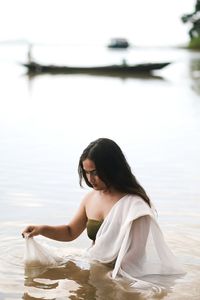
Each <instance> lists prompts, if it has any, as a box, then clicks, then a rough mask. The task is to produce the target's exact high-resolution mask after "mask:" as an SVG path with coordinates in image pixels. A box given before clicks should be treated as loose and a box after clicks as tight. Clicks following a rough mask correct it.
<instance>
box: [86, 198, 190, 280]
mask: <svg viewBox="0 0 200 300" xmlns="http://www.w3.org/2000/svg"><path fill="white" fill-rule="evenodd" d="M89 256H90V258H91V259H93V260H97V261H99V262H102V263H109V262H114V269H113V271H112V278H113V279H114V278H115V277H116V276H117V275H122V276H125V277H127V278H129V279H135V278H138V277H142V276H146V275H151V274H160V275H172V274H183V273H184V270H183V268H182V267H181V265H180V264H179V263H178V262H177V258H176V257H175V256H174V255H173V253H172V252H171V251H170V249H169V248H168V246H167V244H166V243H165V241H164V238H163V234H162V232H161V230H160V227H159V225H158V223H157V221H156V213H155V210H154V208H150V207H149V206H148V205H147V204H146V203H145V202H144V200H143V199H141V198H140V197H138V196H134V195H126V196H124V197H123V198H121V199H120V200H119V201H118V202H117V203H116V204H115V205H114V206H113V208H112V209H111V211H110V212H109V214H108V216H107V217H106V218H105V220H104V222H103V223H102V225H101V227H100V229H99V231H98V233H97V236H96V241H95V244H94V245H93V246H92V247H91V248H90V249H89Z"/></svg>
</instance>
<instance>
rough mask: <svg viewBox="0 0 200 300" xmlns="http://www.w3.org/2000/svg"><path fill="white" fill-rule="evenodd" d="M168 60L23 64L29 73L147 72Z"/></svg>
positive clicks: (163, 64) (157, 68)
mask: <svg viewBox="0 0 200 300" xmlns="http://www.w3.org/2000/svg"><path fill="white" fill-rule="evenodd" d="M169 64H170V63H169V62H164V63H145V64H138V65H132V66H131V65H123V64H122V65H110V66H98V67H69V66H56V65H41V64H37V63H34V62H32V63H25V64H23V65H24V66H25V67H26V68H27V69H28V72H30V73H52V74H59V73H61V74H70V73H108V74H109V73H119V74H123V73H138V72H139V73H148V72H151V71H154V70H160V69H162V68H164V67H166V66H167V65H169Z"/></svg>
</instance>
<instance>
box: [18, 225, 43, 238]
mask: <svg viewBox="0 0 200 300" xmlns="http://www.w3.org/2000/svg"><path fill="white" fill-rule="evenodd" d="M42 229H43V226H39V225H38V226H35V225H29V226H27V227H26V228H25V229H24V231H23V232H22V236H23V238H25V237H28V238H31V237H33V236H36V235H39V234H42Z"/></svg>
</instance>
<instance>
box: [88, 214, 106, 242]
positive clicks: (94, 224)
mask: <svg viewBox="0 0 200 300" xmlns="http://www.w3.org/2000/svg"><path fill="white" fill-rule="evenodd" d="M102 223H103V220H93V219H88V221H87V225H86V228H87V235H88V237H89V238H90V239H91V240H93V241H95V239H96V235H97V232H98V230H99V228H100V226H101V224H102Z"/></svg>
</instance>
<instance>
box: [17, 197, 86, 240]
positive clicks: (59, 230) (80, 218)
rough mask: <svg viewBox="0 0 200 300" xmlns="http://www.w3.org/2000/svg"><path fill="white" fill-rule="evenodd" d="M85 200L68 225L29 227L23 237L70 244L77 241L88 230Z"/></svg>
mask: <svg viewBox="0 0 200 300" xmlns="http://www.w3.org/2000/svg"><path fill="white" fill-rule="evenodd" d="M86 199H87V198H84V199H83V201H82V202H81V204H80V206H79V209H78V211H77V213H76V214H75V216H74V217H73V219H72V220H71V221H70V223H69V224H67V225H59V226H49V225H29V226H28V227H26V228H25V230H24V231H23V232H22V236H23V237H25V236H28V237H33V236H36V235H43V236H45V237H47V238H50V239H53V240H57V241H62V242H68V241H72V240H74V239H76V238H77V237H78V236H79V235H80V234H81V233H82V232H83V231H84V229H85V228H86V222H87V216H86V212H85V202H86Z"/></svg>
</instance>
